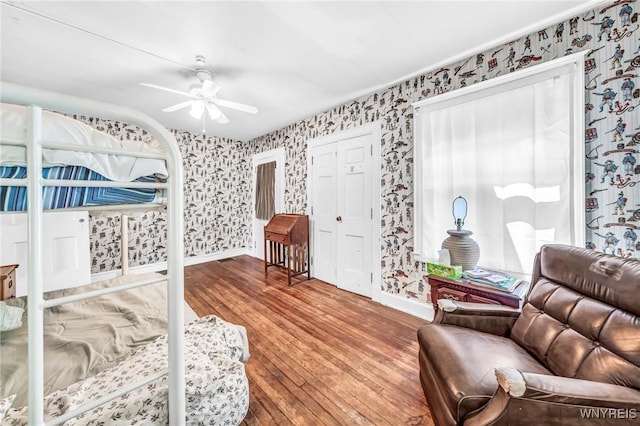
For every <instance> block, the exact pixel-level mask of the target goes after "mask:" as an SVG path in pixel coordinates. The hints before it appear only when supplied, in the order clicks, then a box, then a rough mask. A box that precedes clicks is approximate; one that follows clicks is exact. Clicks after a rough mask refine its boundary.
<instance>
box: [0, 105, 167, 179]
mask: <svg viewBox="0 0 640 426" xmlns="http://www.w3.org/2000/svg"><path fill="white" fill-rule="evenodd" d="M26 112H27V110H26V107H23V106H20V105H11V104H0V142H1V141H3V140H10V139H14V140H15V139H24V138H25V137H26V123H27V120H26ZM41 139H42V140H43V141H55V142H61V143H66V144H71V145H78V146H95V147H101V148H106V149H109V150H113V151H114V152H116V151H128V152H136V153H150V154H162V151H160V150H159V149H158V148H155V147H152V146H151V144H148V143H145V142H143V141H139V140H126V141H120V140H118V139H116V138H114V137H112V136H110V135H108V134H106V133H103V132H100V131H98V130H95V129H93V128H92V127H90V126H88V125H86V124H84V123H81V122H79V121H77V120H74V119H72V118H70V117H66V116H64V115H61V114H57V113H54V112H50V111H42V125H41ZM26 158H27V157H26V148H25V147H23V146H11V145H4V146H2V149H0V165H2V166H25V165H26ZM42 165H43V167H54V166H82V167H86V168H88V169H90V170H93V171H94V172H96V173H98V174H100V175H102V176H104V177H105V178H106V179H109V180H115V181H127V182H130V181H133V180H135V179H138V178H140V177H143V176H153V175H155V176H158V177H161V178H166V177H167V168H166V164H165V161H164V160H162V159H153V158H139V157H130V156H126V155H118V154H98V153H91V152H79V151H67V150H56V149H43V150H42Z"/></svg>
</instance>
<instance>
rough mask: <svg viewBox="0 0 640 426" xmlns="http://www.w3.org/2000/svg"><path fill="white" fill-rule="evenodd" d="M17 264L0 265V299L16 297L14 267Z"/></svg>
mask: <svg viewBox="0 0 640 426" xmlns="http://www.w3.org/2000/svg"><path fill="white" fill-rule="evenodd" d="M17 267H18V265H4V266H0V300H7V299H11V298H13V297H16V268H17Z"/></svg>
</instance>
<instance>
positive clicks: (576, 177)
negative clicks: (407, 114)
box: [412, 50, 589, 273]
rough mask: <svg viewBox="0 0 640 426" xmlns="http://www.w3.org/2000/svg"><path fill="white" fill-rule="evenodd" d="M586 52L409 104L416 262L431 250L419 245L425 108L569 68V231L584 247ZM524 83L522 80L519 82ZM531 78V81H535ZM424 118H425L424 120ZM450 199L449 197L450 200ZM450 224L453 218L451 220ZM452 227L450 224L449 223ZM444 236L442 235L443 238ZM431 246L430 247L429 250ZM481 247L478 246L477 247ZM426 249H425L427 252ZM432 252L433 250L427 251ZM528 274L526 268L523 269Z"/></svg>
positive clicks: (429, 256)
mask: <svg viewBox="0 0 640 426" xmlns="http://www.w3.org/2000/svg"><path fill="white" fill-rule="evenodd" d="M588 53H589V51H588V50H587V51H582V52H578V53H574V54H571V55H567V56H563V57H561V58H558V59H555V60H552V61H549V62H545V63H543V64H539V65H535V66H532V67H530V68H526V69H523V70H519V71H515V72H512V73H509V74H505V75H503V76H499V77H494V78H492V79H490V80H486V81H482V82H479V83H475V84H473V85H470V86H467V87H464V88H460V89H457V90H454V91H451V92H447V93H444V94H440V95H437V96H433V97H431V98H427V99H424V100H421V101H418V102H415V103H413V104H412V106H413V108H414V114H413V120H414V123H413V142H414V143H413V158H414V168H413V172H414V173H413V183H414V215H413V217H414V252H413V256H414V260H416V261H418V262H427V261H433V260H434V256H435V249H437V248H436V247H433V248H425V247H423V239H422V235H423V232H425V226H424V224H423V223H422V220H423V215H422V210H421V208H422V206H424V202H425V200H424V197H423V191H424V186H423V174H422V172H421V170H422V167H423V164H422V155H423V152H422V150H423V149H424V147H425V144H428V143H429V141H428V140H423V129H424V128H423V126H425V125H426V124H425V123H426V122H428V114H429V111H434V110H437V109H439V108H445V107H449V106H451V105H460V104H463V103H464V99H467V100H469V101H473V100H476V99H479V98H482V97H485V96H488V95H493V94H495V93H497V92H500V91H506V90H513V89H516V88H518V87H526V86H527V85H530V84H531V83H530V82H531V80H532V79H533V80H535V81H540V80H543V79H544V78H550V76H554V75H559V74H561V73H563V72H564V73H566V69H567V68H568V69H570V74H571V79H572V81H571V89H570V90H571V95H570V96H571V99H572V103H571V105H570V108H571V118H570V129H571V134H570V136H569V138H570V143H571V157H572V159H573V160H574V163H573V173H572V182H571V184H570V191H571V194H572V199H571V203H572V207H571V211H572V212H573V214H574V215H575V217H574V218H573V227H574V229H573V230H572V232H573V235H574V238H575V241H573V244H574V245H576V246H580V247H584V245H585V241H586V228H585V222H586V215H585V213H584V206H585V189H584V173H585V161H584V158H585V157H584V156H585V153H584V152H585V146H584V144H585V143H584V132H585V114H584V105H585V88H584V59H585V56H586V55H587V54H588ZM536 78H537V80H536ZM523 81H524V82H526V83H523ZM535 81H534V82H535ZM425 118H426V120H425ZM451 201H452V200H451ZM442 208H446V209H450V208H451V205H450V204H449V205H446V206H442ZM452 225H453V219H452ZM452 228H453V226H452ZM444 238H446V235H443V238H442V239H443V240H444ZM432 249H434V250H432ZM481 249H482V248H481ZM427 251H428V252H427ZM431 252H433V253H431ZM526 273H528V271H526Z"/></svg>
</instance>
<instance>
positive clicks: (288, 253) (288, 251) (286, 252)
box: [284, 245, 291, 287]
mask: <svg viewBox="0 0 640 426" xmlns="http://www.w3.org/2000/svg"><path fill="white" fill-rule="evenodd" d="M284 255H285V256H287V283H288V284H289V287H291V246H289V245H285V246H284Z"/></svg>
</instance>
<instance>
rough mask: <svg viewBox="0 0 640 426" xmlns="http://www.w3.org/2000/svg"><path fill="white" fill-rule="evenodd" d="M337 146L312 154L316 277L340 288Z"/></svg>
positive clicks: (315, 150)
mask: <svg viewBox="0 0 640 426" xmlns="http://www.w3.org/2000/svg"><path fill="white" fill-rule="evenodd" d="M336 148H337V144H335V143H332V144H327V145H321V146H318V147H317V148H315V149H314V150H313V152H312V158H313V160H312V167H313V185H312V188H313V189H312V191H313V194H312V199H313V211H312V220H313V235H312V236H311V244H312V245H313V253H314V254H313V267H314V270H313V271H314V272H313V276H314V277H315V278H318V279H320V280H322V281H326V282H328V283H331V284H337V283H338V281H337V276H338V270H337V258H338V257H337V246H338V235H337V228H338V221H337V220H336V217H337V215H338V198H337V197H336V191H337V189H338V180H337V177H338V176H337V169H338V163H337V151H336Z"/></svg>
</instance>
